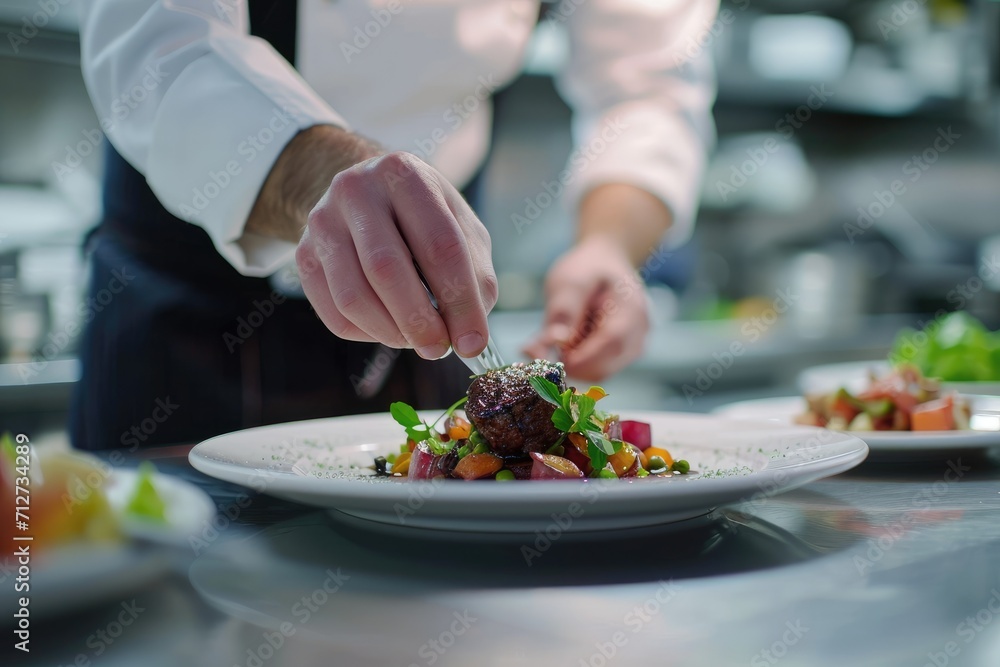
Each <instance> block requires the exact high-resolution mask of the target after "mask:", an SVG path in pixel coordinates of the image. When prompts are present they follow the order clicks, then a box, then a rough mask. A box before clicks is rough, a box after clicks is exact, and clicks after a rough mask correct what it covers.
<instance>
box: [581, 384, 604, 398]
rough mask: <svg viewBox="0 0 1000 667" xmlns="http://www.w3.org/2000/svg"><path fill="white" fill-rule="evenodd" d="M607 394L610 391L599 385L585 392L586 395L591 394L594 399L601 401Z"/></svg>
mask: <svg viewBox="0 0 1000 667" xmlns="http://www.w3.org/2000/svg"><path fill="white" fill-rule="evenodd" d="M607 395H608V392H606V391H604V389H603V388H601V387H597V386H594V387H591V388H590V389H588V390H587V392H586V393H585V394H584V396H589V397H590V398H592V399H594V400H595V401H599V400H601V399H602V398H604V397H605V396H607Z"/></svg>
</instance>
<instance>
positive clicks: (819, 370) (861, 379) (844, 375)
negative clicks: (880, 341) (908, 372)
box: [797, 359, 1000, 396]
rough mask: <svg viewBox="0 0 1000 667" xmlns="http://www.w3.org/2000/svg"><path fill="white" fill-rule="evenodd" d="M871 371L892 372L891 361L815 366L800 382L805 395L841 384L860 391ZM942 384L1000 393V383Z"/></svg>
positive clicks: (961, 389) (948, 387) (960, 389)
mask: <svg viewBox="0 0 1000 667" xmlns="http://www.w3.org/2000/svg"><path fill="white" fill-rule="evenodd" d="M871 371H874V373H875V375H876V376H878V377H881V376H883V375H885V374H887V373H888V372H889V362H888V361H886V360H885V359H876V360H873V361H849V362H846V363H840V364H825V365H823V366H813V367H812V368H807V369H805V370H804V371H802V372H801V373H799V377H798V381H797V385H798V388H799V390H800V391H801V392H802V393H803V394H811V393H820V394H825V393H829V392H833V391H837V390H838V389H840V388H841V387H844V388H845V389H847V391H849V392H851V393H857V392H859V391H862V390H863V389H865V388H866V387H867V386H868V384H869V381H868V374H869V372H871ZM941 387H942V388H943V389H945V390H950V391H957V392H959V393H960V394H979V395H988V396H1000V382H942V383H941Z"/></svg>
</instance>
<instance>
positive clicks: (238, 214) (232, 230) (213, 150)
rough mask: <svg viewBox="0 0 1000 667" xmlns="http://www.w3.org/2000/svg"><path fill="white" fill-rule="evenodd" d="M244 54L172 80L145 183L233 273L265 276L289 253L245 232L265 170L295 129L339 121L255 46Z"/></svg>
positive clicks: (272, 55)
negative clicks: (204, 237) (203, 236)
mask: <svg viewBox="0 0 1000 667" xmlns="http://www.w3.org/2000/svg"><path fill="white" fill-rule="evenodd" d="M244 48H245V47H244ZM251 48H252V49H253V50H254V52H253V53H250V54H247V53H245V52H244V53H231V54H230V53H228V50H227V48H226V43H225V42H223V43H222V44H217V45H216V49H215V51H213V52H212V53H209V54H207V55H205V56H203V57H201V58H199V59H198V60H196V61H194V62H192V63H191V64H190V65H189V66H188V67H186V68H185V69H184V71H183V72H182V73H181V74H180V75H179V77H178V80H177V81H175V82H174V85H172V86H171V88H170V90H169V91H168V92H167V94H166V95H165V96H164V98H163V100H162V102H161V104H160V108H159V109H158V110H157V119H156V123H155V130H154V133H153V137H152V141H151V144H150V150H149V160H148V165H147V171H146V179H147V181H148V183H149V185H150V187H151V188H152V189H153V192H154V193H155V194H156V196H157V198H158V199H159V200H160V202H161V203H162V204H163V205H164V206H165V207H166V208H167V210H168V211H170V212H171V213H173V214H174V215H176V216H177V217H179V218H181V219H183V220H186V221H188V222H191V223H194V224H196V225H199V226H200V227H202V228H204V229H205V231H206V232H208V235H209V236H210V237H211V239H212V242H213V243H214V245H215V247H216V249H217V251H218V252H219V254H221V255H222V256H223V257H224V258H225V259H226V260H227V261H229V263H230V264H232V265H233V267H234V268H235V269H236V270H237V271H239V272H240V273H241V274H243V275H247V276H266V275H270V274H271V273H273V272H274V271H276V270H277V269H278V268H280V266H281V265H282V264H284V263H286V262H288V261H289V260H291V258H292V256H293V254H294V251H295V245H294V244H292V243H289V242H287V241H281V240H278V239H270V238H267V237H263V236H258V235H252V234H245V233H244V227H245V225H246V221H247V218H248V217H249V215H250V211H251V209H252V208H253V205H254V202H255V201H256V199H257V195H258V193H259V192H260V189H261V187H262V186H263V184H264V181H265V180H266V178H267V176H268V174H269V173H270V170H271V167H272V166H273V165H274V163H275V161H276V160H277V158H278V156H279V155H280V154H281V152H282V151H283V150H284V148H285V146H286V145H287V144H288V142H289V141H291V139H292V138H293V137H294V136H295V135H296V134H298V133H299V132H300V131H301V130H303V129H306V128H308V127H312V126H314V125H324V124H328V125H336V126H338V127H343V128H347V123H346V122H345V121H344V120H343V118H341V117H340V116H339V115H338V114H337V113H335V112H334V111H333V110H332V109H330V108H329V106H327V105H326V103H324V102H323V101H322V100H321V99H320V98H319V97H318V96H317V95H316V94H315V93H314V92H312V90H311V89H310V88H309V87H308V86H307V85H306V84H305V82H304V81H302V79H301V78H300V77H299V76H298V75H297V74H296V73H295V72H294V70H292V68H291V67H290V66H289V65H288V64H287V63H286V62H285V61H284V60H282V59H281V58H280V57H279V56H278V55H277V53H276V52H274V51H273V50H272V49H271V47H270V46H267V45H266V44H264V43H262V42H259V40H255V43H254V45H253V46H252V47H251ZM248 55H249V57H248Z"/></svg>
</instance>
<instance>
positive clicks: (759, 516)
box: [17, 452, 1000, 667]
mask: <svg viewBox="0 0 1000 667" xmlns="http://www.w3.org/2000/svg"><path fill="white" fill-rule="evenodd" d="M175 454H179V455H180V456H177V457H175V458H173V459H169V458H161V459H159V460H158V461H157V463H158V465H159V466H160V468H161V469H163V470H165V471H168V472H175V473H178V474H181V475H183V476H184V477H186V478H188V479H191V480H194V481H196V482H198V483H199V484H202V485H204V487H205V488H206V489H207V490H208V491H209V492H210V493H211V494H212V495H213V497H214V498H215V500H216V501H217V502H218V503H219V505H220V506H221V508H222V509H223V510H224V512H223V513H222V514H220V517H219V518H218V519H217V521H216V525H215V528H210V527H206V532H205V534H204V536H203V537H204V541H203V542H199V543H197V544H194V545H193V548H192V551H190V552H187V553H185V554H178V561H177V566H176V568H175V573H174V574H173V575H172V576H171V577H170V578H167V579H164V580H161V581H159V583H156V584H154V585H151V586H150V587H148V588H146V589H144V590H141V591H139V592H137V593H136V594H135V595H134V596H129V599H127V600H118V599H115V600H111V601H109V602H108V603H107V604H105V605H102V606H99V607H97V608H92V609H88V610H86V611H85V612H80V613H76V614H73V615H70V616H64V617H62V618H53V617H43V618H39V619H37V620H36V628H37V630H36V632H37V633H39V634H38V635H36V638H38V639H41V636H42V634H44V635H45V636H51V637H53V638H55V639H57V641H37V642H36V643H35V646H36V649H35V651H33V652H32V654H31V655H30V659H27V660H25V659H24V656H22V657H21V660H20V661H19V662H18V663H17V664H25V665H53V664H59V665H69V664H99V665H103V666H108V667H111V666H112V665H129V666H132V665H137V664H142V665H213V666H216V665H245V666H250V667H253V666H256V667H263V666H264V665H269V666H274V665H312V664H329V665H351V666H355V665H359V666H360V665H377V666H379V667H384V666H386V665H402V666H404V667H406V666H408V665H441V666H451V665H476V666H480V665H483V666H497V667H504V666H514V665H568V666H572V667H577V666H581V665H582V666H593V667H599V666H602V665H611V664H621V665H661V664H671V665H710V666H713V667H714V666H721V665H748V664H749V665H754V666H757V665H775V664H778V663H781V664H783V665H811V666H817V665H830V666H837V667H840V666H842V665H914V666H917V667H920V666H922V665H936V666H937V667H940V666H942V665H946V664H947V665H976V666H980V665H981V666H992V665H998V664H1000V455H998V453H994V454H992V455H990V454H988V453H983V452H979V453H975V452H974V453H956V454H955V455H954V456H952V457H951V458H950V459H945V460H940V461H930V462H925V463H922V464H900V463H892V462H887V463H866V464H864V465H862V467H860V468H858V469H856V470H855V471H852V472H850V473H847V474H844V475H841V476H840V477H837V478H834V479H830V480H826V481H822V482H819V483H816V484H812V485H810V486H808V487H807V488H804V489H800V490H797V491H794V492H791V493H788V494H784V495H780V496H776V497H770V498H767V497H764V498H761V499H759V500H758V501H755V502H749V503H746V504H744V505H740V506H733V507H725V508H720V509H719V510H717V511H716V512H715V513H713V514H711V515H709V516H706V517H702V518H699V519H695V520H691V521H687V522H684V523H680V524H674V525H670V526H663V527H661V528H658V529H652V530H641V531H623V532H620V533H610V532H608V533H600V534H595V535H589V536H586V535H583V536H574V537H570V536H569V535H551V536H549V539H548V541H546V538H544V537H540V536H537V535H531V536H527V538H524V537H521V538H518V537H512V538H509V539H503V540H497V539H488V540H472V539H469V536H467V535H459V534H447V533H429V532H425V531H417V530H413V529H404V528H399V529H389V530H387V529H385V528H379V527H378V526H374V525H371V524H365V523H361V522H359V521H358V520H353V519H350V518H348V517H345V516H343V515H340V516H329V515H326V514H324V513H322V512H317V511H313V510H310V509H308V508H303V507H299V506H296V505H292V504H289V503H285V502H281V501H276V500H273V499H269V498H267V497H264V496H253V497H247V496H244V495H243V491H242V490H241V489H238V488H236V487H232V486H229V485H227V484H223V483H220V482H216V481H214V480H210V479H208V478H205V477H203V476H201V475H200V474H199V473H196V472H194V471H193V470H191V469H190V468H188V467H187V466H186V464H185V463H184V459H183V456H182V452H175ZM227 516H228V518H224V517H227ZM411 531H412V532H411ZM525 546H533V547H535V548H536V549H538V550H539V551H540V553H541V555H540V556H539V557H535V558H532V560H531V564H530V566H529V565H528V564H527V562H526V558H525V552H524V547H525ZM195 552H197V554H195ZM133 597H134V605H137V606H138V608H140V609H142V612H141V613H139V614H138V616H137V618H135V619H134V621H133V622H132V624H131V625H130V626H128V627H126V628H124V631H122V628H121V627H118V630H119V631H120V636H119V637H116V638H114V639H113V641H112V642H110V643H108V642H105V641H104V640H103V639H101V638H100V637H101V636H100V635H95V632H96V631H98V630H103V629H106V628H107V629H111V628H112V627H114V624H115V619H116V618H119V616H120V615H121V614H122V613H123V609H124V608H125V607H123V606H122V605H123V604H125V605H128V604H132V603H133V600H132V598H133ZM95 637H97V638H96V639H95ZM109 638H110V637H109ZM81 656H82V657H81ZM74 661H76V662H75V663H74Z"/></svg>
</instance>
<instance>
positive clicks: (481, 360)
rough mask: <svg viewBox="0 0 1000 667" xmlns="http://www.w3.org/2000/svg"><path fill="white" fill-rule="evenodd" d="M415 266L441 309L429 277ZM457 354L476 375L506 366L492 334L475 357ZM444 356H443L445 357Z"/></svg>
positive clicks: (432, 300)
mask: <svg viewBox="0 0 1000 667" xmlns="http://www.w3.org/2000/svg"><path fill="white" fill-rule="evenodd" d="M413 266H414V267H415V268H416V270H417V275H418V276H420V282H421V283H422V284H423V286H424V289H425V290H426V291H427V296H428V297H429V298H430V300H431V305H432V306H434V309H435V310H440V308H438V301H437V298H436V297H435V296H434V293H433V292H431V288H430V287H429V286H428V285H427V279H426V278H424V274H423V272H422V271H421V270H420V267H419V266H417V263H416V262H414V263H413ZM452 349H453V348H451V347H449V348H448V351H447V352H446V353H445V355H444V357H447V356H448V355H449V354H451V352H452ZM457 356H458V358H459V359H461V360H462V363H464V364H465V365H466V366H468V367H469V370H470V371H472V372H473V373H474V374H475V375H482V374H483V373H485V372H486V371H489V370H493V369H496V368H503V367H504V366H506V364H505V363H504V362H503V357H501V356H500V352H499V351H498V350H497V346H496V343H494V342H493V335H492V334H487V338H486V349H485V350H483V351H482V352H480V353H479V354H478V355H477V356H475V357H463V356H462V355H457ZM444 357H441V358H442V359H444Z"/></svg>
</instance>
